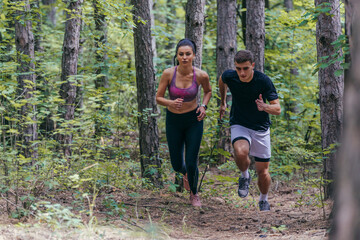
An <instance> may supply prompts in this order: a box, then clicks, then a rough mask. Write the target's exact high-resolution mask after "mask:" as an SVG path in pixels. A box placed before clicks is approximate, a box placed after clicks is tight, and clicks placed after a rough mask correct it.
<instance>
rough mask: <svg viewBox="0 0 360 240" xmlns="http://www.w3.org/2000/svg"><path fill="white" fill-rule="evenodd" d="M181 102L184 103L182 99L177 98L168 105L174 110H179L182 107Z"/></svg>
mask: <svg viewBox="0 0 360 240" xmlns="http://www.w3.org/2000/svg"><path fill="white" fill-rule="evenodd" d="M183 102H184V99H182V98H177V99H175V100H173V101H172V103H171V104H170V107H172V108H175V109H176V110H180V109H181V107H182V105H183Z"/></svg>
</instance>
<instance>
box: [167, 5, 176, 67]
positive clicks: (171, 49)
mask: <svg viewBox="0 0 360 240" xmlns="http://www.w3.org/2000/svg"><path fill="white" fill-rule="evenodd" d="M166 7H167V9H169V12H170V14H168V15H167V16H166V30H167V31H168V32H174V31H175V28H176V26H175V24H176V22H175V21H174V20H173V17H172V16H175V15H176V5H175V4H173V1H171V0H167V1H166ZM175 42H176V40H175V37H174V35H171V36H169V41H168V43H167V45H165V49H166V50H167V51H168V55H169V56H174V55H175ZM165 63H166V65H168V66H169V65H172V64H173V60H172V58H167V60H165Z"/></svg>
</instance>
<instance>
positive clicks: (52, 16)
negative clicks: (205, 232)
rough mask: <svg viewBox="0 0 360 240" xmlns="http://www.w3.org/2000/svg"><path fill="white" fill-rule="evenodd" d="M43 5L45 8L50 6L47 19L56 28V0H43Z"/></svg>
mask: <svg viewBox="0 0 360 240" xmlns="http://www.w3.org/2000/svg"><path fill="white" fill-rule="evenodd" d="M42 3H43V4H44V5H45V6H48V8H49V9H47V19H48V22H50V23H51V25H52V26H53V27H55V26H56V7H55V3H56V0H42Z"/></svg>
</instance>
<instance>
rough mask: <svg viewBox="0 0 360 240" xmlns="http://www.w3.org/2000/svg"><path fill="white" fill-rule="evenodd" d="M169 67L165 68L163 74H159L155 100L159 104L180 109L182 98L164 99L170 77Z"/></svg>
mask: <svg viewBox="0 0 360 240" xmlns="http://www.w3.org/2000/svg"><path fill="white" fill-rule="evenodd" d="M172 72H173V71H171V68H168V69H165V70H164V72H163V74H162V75H161V78H160V82H159V86H158V90H157V93H156V102H157V104H159V105H162V106H165V107H173V108H175V109H180V108H181V106H182V102H183V99H181V98H177V99H175V100H170V99H166V98H165V97H164V96H165V92H166V89H167V87H168V85H169V83H170V79H171V76H172Z"/></svg>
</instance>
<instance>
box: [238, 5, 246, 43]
mask: <svg viewBox="0 0 360 240" xmlns="http://www.w3.org/2000/svg"><path fill="white" fill-rule="evenodd" d="M241 8H242V9H246V0H242V1H241ZM246 12H247V11H245V12H241V13H240V14H241V30H242V34H243V36H242V37H243V42H244V46H246Z"/></svg>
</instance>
